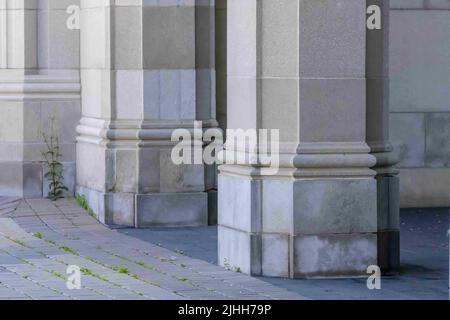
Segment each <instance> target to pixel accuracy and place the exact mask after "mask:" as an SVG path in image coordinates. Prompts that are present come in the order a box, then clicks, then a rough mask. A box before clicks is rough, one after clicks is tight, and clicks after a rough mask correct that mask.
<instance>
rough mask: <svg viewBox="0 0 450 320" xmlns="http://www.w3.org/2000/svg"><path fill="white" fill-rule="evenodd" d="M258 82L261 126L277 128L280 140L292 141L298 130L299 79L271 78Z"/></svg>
mask: <svg viewBox="0 0 450 320" xmlns="http://www.w3.org/2000/svg"><path fill="white" fill-rule="evenodd" d="M259 83H260V88H261V93H262V100H261V108H262V112H261V113H262V115H261V118H262V119H261V122H262V124H261V125H262V128H264V129H269V130H270V129H275V130H279V133H280V141H281V142H290V141H292V137H295V136H297V132H298V114H299V111H298V99H299V91H300V90H299V80H298V79H285V78H271V79H263V80H260V81H259ZM269 134H270V133H269Z"/></svg>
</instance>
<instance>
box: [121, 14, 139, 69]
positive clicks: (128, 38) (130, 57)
mask: <svg viewBox="0 0 450 320" xmlns="http://www.w3.org/2000/svg"><path fill="white" fill-rule="evenodd" d="M142 10H143V9H142V7H139V6H134V7H133V6H127V7H125V6H116V7H115V8H114V19H115V21H114V23H115V32H114V48H115V50H114V63H115V68H116V69H117V70H123V69H134V70H136V69H142V66H143V60H142V55H143V45H142V33H143V31H142V24H143V23H144V22H143V21H142Z"/></svg>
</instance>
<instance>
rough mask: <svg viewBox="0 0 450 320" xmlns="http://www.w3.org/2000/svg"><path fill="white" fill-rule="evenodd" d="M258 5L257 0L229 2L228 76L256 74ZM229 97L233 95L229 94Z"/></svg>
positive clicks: (251, 75)
mask: <svg viewBox="0 0 450 320" xmlns="http://www.w3.org/2000/svg"><path fill="white" fill-rule="evenodd" d="M257 5H258V1H256V0H247V1H241V0H229V1H228V3H227V6H228V8H227V12H228V16H227V20H228V29H227V30H228V31H227V38H228V39H227V50H228V51H227V52H228V53H227V54H228V65H227V69H228V70H227V73H228V77H232V78H235V77H255V76H256V73H257V63H256V62H257V61H258V60H257V56H256V55H257V31H256V28H257V12H258V10H257ZM228 97H232V95H230V94H229V95H228ZM241 110H245V109H244V108H242V109H241ZM231 114H234V113H231Z"/></svg>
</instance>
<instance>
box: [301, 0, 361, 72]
mask: <svg viewBox="0 0 450 320" xmlns="http://www.w3.org/2000/svg"><path fill="white" fill-rule="evenodd" d="M325 7H326V8H327V9H326V10H324V8H325ZM365 11H366V3H365V1H360V0H347V1H345V4H343V3H337V2H336V1H335V0H322V1H316V0H300V50H299V52H300V75H301V76H302V77H332V78H334V77H338V78H343V77H352V78H355V77H364V75H365V63H364V62H365V56H366V52H365V34H366V27H365V24H366V19H365V15H364V14H361V13H362V12H365Z"/></svg>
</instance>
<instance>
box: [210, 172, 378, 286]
mask: <svg viewBox="0 0 450 320" xmlns="http://www.w3.org/2000/svg"><path fill="white" fill-rule="evenodd" d="M376 188H377V186H376V181H375V179H372V178H349V179H338V178H336V179H323V180H321V179H305V180H302V179H300V180H291V179H286V180H281V179H280V180H274V179H270V180H269V179H267V180H265V179H262V180H260V179H258V180H257V179H251V178H247V177H239V176H230V175H225V174H221V175H220V176H219V228H218V238H219V241H218V251H219V252H218V256H219V263H220V264H221V265H222V266H224V267H229V268H232V269H240V270H241V271H242V272H244V273H247V274H251V275H264V276H275V277H291V278H317V277H319V278H322V277H352V276H363V275H364V276H365V275H367V273H366V271H367V267H368V266H370V265H377V206H376V201H377V198H376Z"/></svg>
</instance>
